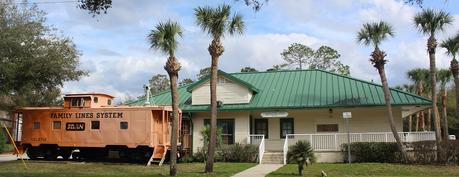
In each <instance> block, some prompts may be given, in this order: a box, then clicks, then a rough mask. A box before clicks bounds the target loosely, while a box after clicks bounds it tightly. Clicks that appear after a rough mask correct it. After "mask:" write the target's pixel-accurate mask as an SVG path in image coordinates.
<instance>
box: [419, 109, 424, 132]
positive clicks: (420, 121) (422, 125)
mask: <svg viewBox="0 0 459 177" xmlns="http://www.w3.org/2000/svg"><path fill="white" fill-rule="evenodd" d="M424 117H425V112H424V111H421V114H420V115H419V131H424V130H425V121H424Z"/></svg>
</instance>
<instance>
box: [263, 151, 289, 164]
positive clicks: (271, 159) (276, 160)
mask: <svg viewBox="0 0 459 177" xmlns="http://www.w3.org/2000/svg"><path fill="white" fill-rule="evenodd" d="M261 163H262V164H284V154H283V153H282V152H265V154H263V159H262V160H261Z"/></svg>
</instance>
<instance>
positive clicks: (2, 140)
mask: <svg viewBox="0 0 459 177" xmlns="http://www.w3.org/2000/svg"><path fill="white" fill-rule="evenodd" d="M6 148H7V146H6V137H5V135H4V132H3V129H2V128H0V153H2V152H5V151H6V150H7V149H6Z"/></svg>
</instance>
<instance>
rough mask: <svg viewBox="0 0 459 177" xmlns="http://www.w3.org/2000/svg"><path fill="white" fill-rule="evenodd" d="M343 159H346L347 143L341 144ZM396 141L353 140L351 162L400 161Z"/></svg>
mask: <svg viewBox="0 0 459 177" xmlns="http://www.w3.org/2000/svg"><path fill="white" fill-rule="evenodd" d="M341 151H342V152H343V157H344V159H343V160H344V161H347V159H348V156H347V144H343V145H341ZM398 156H399V151H398V147H397V144H396V143H389V142H354V143H351V160H352V162H382V163H387V162H389V163H393V162H400V158H399V157H398Z"/></svg>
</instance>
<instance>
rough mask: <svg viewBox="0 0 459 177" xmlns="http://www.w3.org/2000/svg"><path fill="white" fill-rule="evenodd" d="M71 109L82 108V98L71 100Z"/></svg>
mask: <svg viewBox="0 0 459 177" xmlns="http://www.w3.org/2000/svg"><path fill="white" fill-rule="evenodd" d="M71 102H72V107H83V106H84V98H72V100H71Z"/></svg>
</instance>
